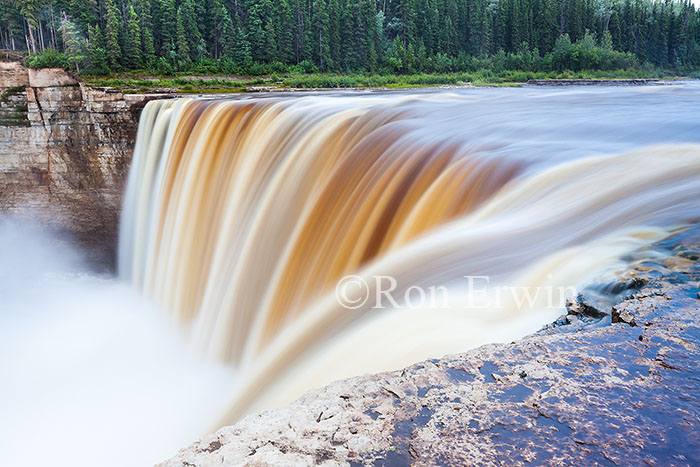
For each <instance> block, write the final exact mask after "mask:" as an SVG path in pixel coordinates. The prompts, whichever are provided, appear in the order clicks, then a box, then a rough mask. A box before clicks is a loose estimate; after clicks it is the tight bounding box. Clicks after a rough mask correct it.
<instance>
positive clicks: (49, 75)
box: [0, 61, 162, 266]
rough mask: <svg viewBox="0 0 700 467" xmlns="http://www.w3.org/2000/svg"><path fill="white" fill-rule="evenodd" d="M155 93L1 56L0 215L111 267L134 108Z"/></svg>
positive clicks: (134, 127)
mask: <svg viewBox="0 0 700 467" xmlns="http://www.w3.org/2000/svg"><path fill="white" fill-rule="evenodd" d="M155 97H162V96H152V95H151V96H144V95H124V94H122V93H119V92H108V91H106V90H101V89H94V88H89V87H86V86H83V85H81V83H80V82H79V81H77V80H76V79H75V78H74V77H73V76H72V75H70V74H69V73H67V72H65V71H64V70H61V69H39V70H36V69H30V68H26V67H24V66H23V65H22V64H21V63H20V62H17V61H0V215H2V213H6V214H7V213H10V214H13V215H15V216H18V217H24V218H28V219H31V220H33V221H37V222H39V223H40V224H42V225H44V226H46V227H48V228H50V229H52V230H55V231H57V232H59V233H64V234H65V235H64V237H69V238H71V239H74V240H76V241H78V242H79V243H80V244H81V246H83V247H85V250H86V251H88V254H89V255H90V256H91V258H90V259H91V260H93V261H94V262H95V263H98V264H102V265H106V266H111V265H112V264H113V259H114V248H115V247H116V244H117V230H118V229H117V227H118V219H119V211H120V207H121V195H122V191H123V187H124V183H125V180H126V176H127V171H128V167H129V162H130V160H131V154H132V150H133V145H134V140H135V137H136V130H137V127H138V118H139V114H140V111H141V109H142V108H143V106H144V105H145V104H146V102H147V100H149V99H153V98H155Z"/></svg>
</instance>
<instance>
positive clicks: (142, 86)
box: [82, 70, 700, 94]
mask: <svg viewBox="0 0 700 467" xmlns="http://www.w3.org/2000/svg"><path fill="white" fill-rule="evenodd" d="M693 77H700V75H698V76H691V77H690V78H693ZM82 79H84V80H85V83H86V84H87V85H89V86H93V87H99V88H109V89H113V90H116V91H120V92H123V93H127V94H129V93H139V94H142V93H176V94H220V93H227V94H228V93H242V92H265V91H289V90H326V89H410V88H427V87H482V86H485V87H504V86H505V87H509V86H522V85H525V84H526V83H528V82H537V83H548V82H551V83H558V84H562V83H564V82H568V83H569V84H577V82H579V81H580V80H584V82H599V83H603V84H605V83H610V82H616V83H617V84H648V80H659V81H662V80H663V81H672V80H678V79H687V78H686V77H678V76H672V75H668V74H665V73H663V72H659V71H642V70H615V71H595V70H592V71H582V72H576V73H574V72H570V71H564V72H526V71H501V72H494V71H492V70H480V71H475V72H464V73H442V74H440V73H430V74H426V73H421V74H412V75H410V74H409V75H393V74H324V73H312V74H280V75H268V76H258V77H255V76H254V77H250V76H230V75H201V76H197V75H180V76H155V75H149V74H140V73H127V74H121V75H116V76H92V77H91V76H83V77H82Z"/></svg>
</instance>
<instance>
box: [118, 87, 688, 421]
mask: <svg viewBox="0 0 700 467" xmlns="http://www.w3.org/2000/svg"><path fill="white" fill-rule="evenodd" d="M597 92H599V93H600V92H606V91H605V90H604V91H597ZM690 92H695V91H693V90H692V89H691V91H690ZM554 96H555V97H556V104H557V105H558V107H557V108H559V109H562V108H563V109H566V100H567V99H570V98H572V97H571V96H570V95H568V94H566V93H561V94H560V95H556V94H554ZM502 97H503V96H502V95H499V96H497V98H496V99H493V98H492V99H491V100H490V101H489V99H484V98H483V96H482V97H478V96H476V95H444V94H437V95H418V96H403V97H394V96H389V97H386V96H361V97H348V96H343V97H333V96H330V97H329V96H312V97H308V98H301V99H289V98H286V97H273V98H269V99H254V100H250V99H242V100H206V99H181V100H177V101H156V102H151V103H149V104H148V105H147V106H146V108H145V109H144V113H143V116H142V119H141V124H140V128H139V135H138V141H137V145H136V151H135V155H134V161H133V166H132V171H131V175H130V179H129V185H128V190H127V196H126V201H125V206H124V214H123V220H122V231H121V238H120V241H121V244H120V259H119V267H120V274H121V275H122V276H123V277H125V278H127V279H128V280H130V281H132V283H134V284H136V285H137V286H138V287H139V288H141V289H142V290H143V291H144V292H145V293H146V294H147V295H148V296H150V297H152V298H154V299H155V300H156V301H157V302H159V303H160V304H162V305H163V306H165V307H166V308H167V309H169V310H170V311H171V312H172V314H173V316H174V317H176V318H177V320H178V321H180V322H181V323H183V325H184V326H185V327H186V328H187V329H190V330H191V334H192V340H193V341H194V342H196V343H197V344H198V346H199V347H201V348H202V349H203V350H204V351H205V352H206V353H207V354H208V355H210V356H212V357H214V358H217V359H220V360H224V361H228V362H231V363H232V364H234V365H236V366H239V367H241V368H244V369H246V373H245V374H247V375H248V376H247V377H245V378H244V383H243V384H242V385H241V389H240V393H239V394H238V395H237V396H236V399H235V402H234V406H233V408H232V409H231V411H230V417H231V418H235V417H237V416H239V415H240V414H241V413H244V412H246V411H249V410H251V409H253V408H259V407H266V406H270V405H274V404H278V403H281V402H283V401H288V400H289V398H290V397H294V396H296V395H298V394H299V393H300V392H301V391H303V390H305V389H308V388H309V387H312V386H313V385H317V384H321V383H324V382H328V381H330V380H331V379H333V378H339V377H343V376H349V375H352V374H357V373H360V372H364V371H379V370H382V369H388V368H394V367H397V366H399V365H402V364H407V363H410V362H411V361H414V360H417V359H420V358H426V357H429V356H439V355H440V354H441V353H446V352H450V351H459V350H464V349H465V348H468V347H471V346H473V345H476V344H478V343H482V341H483V340H484V336H489V337H488V338H486V341H488V340H489V339H491V340H494V339H502V338H513V337H517V336H518V335H522V334H523V333H524V332H526V331H527V330H533V326H534V324H535V323H538V325H541V324H542V323H543V322H544V321H545V320H546V319H548V317H549V316H550V315H551V314H552V311H551V310H550V311H549V312H548V314H545V315H543V314H542V313H534V312H533V313H530V314H528V315H527V316H524V315H523V313H522V312H521V310H522V306H517V304H512V303H511V304H508V305H507V306H505V307H504V308H503V310H500V311H495V310H489V312H487V313H484V311H483V310H481V311H479V310H473V309H468V307H463V306H462V305H461V304H456V303H450V306H449V307H447V309H443V310H432V311H427V310H418V311H417V310H414V309H412V310H401V312H399V313H397V312H396V310H384V311H381V310H376V309H372V308H371V306H370V304H369V302H368V304H367V305H366V306H364V307H360V308H358V309H356V310H352V311H349V310H347V309H345V308H343V307H342V306H341V305H340V304H339V303H338V301H337V300H336V297H335V295H334V293H333V291H334V288H335V285H336V283H337V282H338V280H339V279H341V278H342V277H343V276H345V275H347V274H357V275H359V276H361V277H364V278H365V279H366V280H367V282H368V283H369V284H370V293H375V292H376V291H375V290H374V289H373V288H372V286H371V283H372V281H371V279H372V277H375V276H378V275H382V276H392V277H394V278H396V280H397V284H398V286H397V290H396V293H397V294H398V295H401V293H402V292H404V291H406V290H408V289H409V288H410V287H411V286H417V285H420V286H423V287H430V286H443V285H447V286H448V287H450V288H451V289H455V290H456V289H459V283H458V282H459V280H460V279H461V278H463V276H465V275H477V274H478V275H488V276H490V277H491V280H492V282H493V283H508V282H509V281H519V283H521V284H526V285H532V286H538V285H542V284H544V283H550V284H551V285H570V284H574V285H577V284H580V283H582V282H583V281H585V280H590V278H591V277H593V274H595V273H596V272H598V271H600V270H601V268H603V267H604V266H605V265H607V264H609V263H610V262H611V261H614V260H615V259H616V258H618V257H619V256H620V255H621V254H623V253H624V252H625V251H629V249H631V248H634V247H636V246H638V245H640V244H642V243H645V242H649V241H651V240H653V239H655V238H658V237H659V236H660V235H662V233H663V231H662V230H659V229H658V228H657V227H668V226H672V225H675V224H679V223H682V222H688V221H692V220H693V218H696V217H697V216H698V215H699V214H700V213H699V212H698V207H697V206H698V200H700V146H698V145H693V144H685V145H681V144H674V145H665V146H649V147H646V148H644V149H637V150H635V151H631V152H625V153H618V154H612V153H616V152H621V151H625V150H629V149H631V148H633V147H634V146H635V145H631V144H629V143H625V141H624V137H625V136H631V135H636V134H637V132H638V131H639V130H638V129H637V128H632V127H631V126H629V127H626V126H625V125H624V124H620V125H618V129H617V131H618V132H617V133H608V134H606V135H605V137H599V138H590V142H588V143H581V144H580V145H577V146H579V147H578V150H577V151H574V150H571V149H569V150H563V149H562V141H563V140H565V138H563V137H562V138H561V139H557V138H554V137H552V135H551V134H550V135H549V137H548V138H546V137H545V138H543V134H544V133H547V134H548V133H549V131H550V129H547V131H544V130H540V131H539V132H538V131H534V132H533V135H524V134H523V135H522V138H521V139H520V140H519V142H518V143H517V144H514V143H513V142H512V136H511V137H510V138H504V137H502V134H501V133H500V132H499V131H498V128H499V126H498V123H497V121H494V118H496V119H497V118H498V115H497V114H493V115H491V116H490V117H489V111H491V109H492V108H495V109H497V108H498V105H499V100H498V99H501V98H502ZM638 97H639V96H638ZM546 98H547V97H546V96H542V95H538V94H535V95H533V96H530V100H532V99H546ZM549 98H550V99H551V95H550V97H549ZM645 98H648V97H645ZM662 98H663V96H662V97H660V98H659V97H657V98H656V99H662ZM575 99H578V100H580V99H581V97H580V96H579V97H576V98H575ZM650 99H651V100H652V101H654V99H655V97H653V96H652V97H651V98H650ZM562 100H564V103H563V105H562ZM539 104H540V108H547V105H553V103H551V102H549V103H548V102H546V101H545V100H543V101H542V102H540V103H539ZM587 105H588V106H589V108H590V107H591V106H592V107H595V104H587ZM510 108H511V109H514V108H513V106H512V102H511V103H510ZM470 109H471V111H472V113H473V111H474V109H483V113H482V117H483V118H481V119H475V120H470V119H465V114H469V110H470ZM515 110H517V108H515ZM677 110H680V111H679V112H678V115H677V117H676V118H677V119H678V121H679V122H680V121H681V120H682V119H683V118H684V117H685V116H684V115H683V111H684V108H680V107H679V108H677ZM576 111H577V109H575V108H571V109H567V110H565V111H564V114H562V119H561V120H558V121H557V120H555V121H554V123H552V126H554V127H555V128H556V127H557V125H560V126H561V129H563V133H562V134H564V135H566V134H568V135H569V137H570V136H571V135H577V134H579V132H580V131H581V129H580V128H576V127H574V126H566V125H567V124H570V123H571V122H572V121H576V119H575V117H576V115H577V114H576ZM685 111H687V112H689V113H690V114H693V113H697V111H694V110H692V108H688V109H685ZM560 112H561V110H560ZM566 112H569V113H566ZM472 117H474V118H475V117H476V116H474V115H472ZM549 118H551V116H549ZM485 122H486V123H488V124H490V126H488V125H486V123H485ZM509 122H510V125H511V126H513V125H514V124H515V125H516V126H517V125H519V124H521V123H523V122H520V121H518V120H517V119H513V118H511V119H509ZM472 123H473V124H472ZM636 123H637V124H640V120H639V119H638V120H637V122H636ZM504 125H506V126H507V125H508V124H507V123H504ZM684 125H685V126H684ZM485 127H486V128H495V129H496V130H494V131H491V132H490V131H487V130H485V129H484V128H485ZM531 127H532V126H531ZM596 128H597V127H595V126H593V127H591V124H589V126H588V130H589V131H591V130H592V131H593V133H595V131H596ZM511 129H512V128H511ZM512 130H513V131H511V133H516V134H517V133H518V131H519V130H518V129H517V128H516V129H512ZM676 130H677V131H675V133H673V134H674V135H676V136H677V139H678V140H679V141H697V138H698V136H697V134H696V135H695V137H688V136H687V135H691V134H693V133H691V132H690V131H689V130H688V127H687V123H685V124H681V123H679V126H678V127H677V129H676ZM655 134H656V133H654V132H653V131H651V132H648V133H647V134H645V135H644V137H641V136H637V137H636V142H639V140H642V141H641V142H642V143H659V142H666V141H667V140H668V139H669V138H668V133H666V134H665V136H663V137H659V138H658V139H656V140H655V136H654V135H655ZM659 134H661V133H659ZM538 138H539V139H538ZM570 140H571V138H569V141H570ZM631 140H632V139H631ZM536 141H541V142H542V144H541V145H540V146H539V147H538V146H537V144H535V142H536ZM671 141H673V138H671ZM569 144H571V143H570V142H569ZM636 145H638V144H636ZM602 147H609V148H610V150H609V151H602V150H601V148H602ZM603 152H609V153H611V154H612V155H595V156H591V154H600V153H603ZM584 156H587V157H584ZM404 305H405V304H403V303H399V306H398V307H394V308H405V306H404ZM504 310H505V311H504ZM543 316H544V317H543ZM523 320H524V321H523ZM514 322H519V323H520V325H519V326H513V325H512V323H514ZM526 322H527V323H528V324H524V323H526ZM494 323H499V324H497V325H495V324H494Z"/></svg>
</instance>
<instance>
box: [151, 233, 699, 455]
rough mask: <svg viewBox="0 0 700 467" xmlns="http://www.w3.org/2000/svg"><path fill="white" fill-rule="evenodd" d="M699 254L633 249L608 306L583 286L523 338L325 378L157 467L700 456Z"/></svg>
mask: <svg viewBox="0 0 700 467" xmlns="http://www.w3.org/2000/svg"><path fill="white" fill-rule="evenodd" d="M674 241H677V239H676V240H674ZM697 252H698V248H697V247H695V246H692V245H687V244H686V245H681V246H680V247H675V248H673V249H672V254H671V255H670V256H669V257H668V258H667V259H666V260H663V261H660V262H658V261H657V262H654V263H650V262H649V261H641V260H635V261H634V263H635V264H636V268H635V270H634V271H633V274H632V275H630V274H629V271H628V272H626V273H625V275H623V276H621V277H620V278H619V280H617V281H615V282H614V283H611V284H609V285H608V286H607V287H603V288H598V289H596V290H595V292H596V294H597V295H601V296H602V295H606V294H605V293H603V292H605V291H606V290H607V292H608V293H607V295H606V296H607V297H608V298H610V297H613V296H614V297H617V300H616V301H615V304H614V305H611V304H610V303H609V302H608V303H607V304H606V301H605V300H590V299H589V298H586V297H585V296H581V297H579V300H578V301H577V302H575V303H572V304H571V306H570V309H569V313H568V314H567V315H566V316H563V317H562V318H561V319H559V320H558V322H557V323H555V324H554V325H552V326H548V327H546V328H545V329H543V330H542V331H540V332H539V333H536V334H534V335H532V336H530V337H527V338H525V339H522V340H521V341H518V342H514V343H511V344H503V345H487V346H484V347H481V348H478V349H475V350H473V351H471V352H467V353H464V354H461V355H454V356H448V357H445V358H442V359H439V360H431V361H426V362H422V363H418V364H416V365H413V366H411V367H408V368H406V369H404V370H401V371H395V372H390V373H382V374H378V375H372V376H362V377H357V378H352V379H348V380H344V381H339V382H336V383H333V384H331V385H329V386H326V387H324V388H322V389H318V390H315V391H311V392H309V393H307V394H306V395H304V396H303V397H302V398H301V399H299V400H298V401H297V402H295V403H294V404H292V405H289V406H287V407H283V408H280V409H274V410H269V411H266V412H263V413H260V414H257V415H251V416H248V417H247V418H245V419H244V420H242V421H241V422H239V423H238V424H236V425H234V426H230V427H226V428H222V429H221V430H219V431H218V432H216V433H214V434H212V435H210V436H206V437H204V438H202V439H201V440H199V441H197V442H196V443H194V444H192V445H191V446H189V447H187V448H185V449H183V450H182V451H180V453H178V454H177V456H176V457H174V458H173V459H171V460H169V461H166V462H164V463H163V464H160V465H161V467H183V466H222V465H223V466H232V465H258V466H265V465H270V466H272V465H312V464H319V465H328V466H331V465H408V464H413V465H485V466H486V465H508V466H520V465H562V464H564V465H589V466H596V465H651V466H654V465H658V466H672V465H677V466H685V465H700V369H699V367H698V359H699V358H700V326H698V324H697V319H698V316H700V295H698V293H699V292H700V289H699V288H698V281H700V265H698V253H697ZM631 260H632V259H631ZM594 295H595V294H594ZM593 302H595V304H594V303H593ZM339 364H342V363H339Z"/></svg>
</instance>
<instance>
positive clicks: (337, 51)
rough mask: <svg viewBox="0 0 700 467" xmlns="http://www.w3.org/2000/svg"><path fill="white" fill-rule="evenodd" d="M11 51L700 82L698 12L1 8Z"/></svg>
mask: <svg viewBox="0 0 700 467" xmlns="http://www.w3.org/2000/svg"><path fill="white" fill-rule="evenodd" d="M0 48H2V49H6V50H24V51H27V52H28V53H29V59H28V63H29V64H30V65H33V66H48V65H61V66H65V67H67V68H72V69H77V70H78V71H80V72H87V73H91V74H110V73H117V72H124V71H129V70H145V71H150V72H154V73H161V74H172V73H176V72H191V73H239V74H250V75H255V74H263V73H278V72H285V71H288V70H289V69H293V70H297V71H299V72H300V73H303V72H306V73H310V72H317V71H320V72H341V73H348V72H376V73H382V72H385V73H396V74H402V73H421V72H428V73H430V72H433V73H435V72H437V73H449V72H459V71H467V70H473V69H478V68H484V67H491V68H493V67H500V68H505V69H517V70H526V71H551V70H558V71H562V70H571V71H577V70H621V69H632V68H644V67H647V68H656V69H664V70H674V71H675V72H677V73H684V72H689V71H692V70H697V69H699V68H700V10H698V9H696V8H695V7H694V6H693V4H691V3H690V2H689V1H688V0H685V1H678V0H663V1H662V0H44V1H41V0H0Z"/></svg>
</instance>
